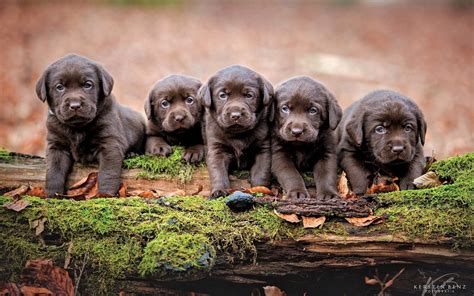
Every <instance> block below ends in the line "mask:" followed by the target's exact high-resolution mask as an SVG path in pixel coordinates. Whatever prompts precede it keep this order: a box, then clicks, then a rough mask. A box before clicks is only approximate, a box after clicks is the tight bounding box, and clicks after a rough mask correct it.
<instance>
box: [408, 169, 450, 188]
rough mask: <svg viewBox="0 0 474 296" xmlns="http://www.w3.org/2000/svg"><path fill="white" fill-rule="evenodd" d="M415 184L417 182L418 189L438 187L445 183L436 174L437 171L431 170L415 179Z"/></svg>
mask: <svg viewBox="0 0 474 296" xmlns="http://www.w3.org/2000/svg"><path fill="white" fill-rule="evenodd" d="M413 184H415V186H416V188H418V189H425V188H433V187H438V186H440V185H442V184H443V183H442V182H441V181H440V180H439V178H438V175H436V173H435V172H433V171H429V172H427V173H426V174H424V175H421V176H419V177H418V178H416V179H415V180H413Z"/></svg>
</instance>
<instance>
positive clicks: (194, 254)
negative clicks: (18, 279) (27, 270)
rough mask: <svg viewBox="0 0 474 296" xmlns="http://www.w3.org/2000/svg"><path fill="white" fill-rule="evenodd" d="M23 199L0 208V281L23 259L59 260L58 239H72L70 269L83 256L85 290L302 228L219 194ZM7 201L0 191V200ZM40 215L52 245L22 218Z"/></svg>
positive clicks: (241, 252) (184, 266) (62, 249)
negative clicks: (236, 207)
mask: <svg viewBox="0 0 474 296" xmlns="http://www.w3.org/2000/svg"><path fill="white" fill-rule="evenodd" d="M25 198H26V199H27V200H28V201H29V202H30V206H28V207H27V208H25V209H24V210H23V211H21V212H20V213H16V212H13V211H9V210H6V209H4V208H3V207H0V231H1V235H0V245H2V246H4V245H5V246H6V248H7V250H8V252H4V253H1V254H0V262H5V261H6V262H11V263H12V264H11V265H10V266H9V267H5V268H7V269H8V270H2V272H1V273H0V274H1V275H0V280H11V279H15V276H17V275H18V274H19V273H20V272H21V269H22V267H23V266H24V263H25V261H26V260H28V259H33V258H39V257H47V258H52V259H53V260H54V262H55V264H57V265H59V266H61V265H62V264H63V262H64V259H65V256H66V250H67V246H66V245H65V243H66V242H72V243H73V247H72V254H71V255H72V263H71V269H72V270H76V271H77V269H78V268H79V267H80V266H81V264H82V262H83V261H86V266H87V268H86V269H87V270H88V272H89V273H88V274H86V275H84V278H83V279H82V280H81V289H83V290H84V291H86V292H87V293H91V294H98V293H99V294H100V293H101V292H100V291H110V288H111V287H113V286H114V285H113V283H114V280H117V279H122V278H124V276H125V275H126V274H128V273H132V274H141V275H142V276H144V277H154V278H160V277H167V278H170V277H171V278H172V277H176V278H181V277H189V276H192V275H193V274H200V273H207V272H208V271H209V270H210V269H211V268H212V266H213V265H214V262H215V261H216V259H217V258H218V257H219V258H220V259H219V260H221V261H228V262H237V261H254V260H256V256H257V253H256V249H255V242H256V241H260V240H263V239H268V238H285V237H297V236H299V235H302V234H304V233H309V232H307V231H305V230H303V229H302V228H301V227H298V226H295V225H292V224H289V223H285V222H284V221H282V220H280V219H278V218H277V217H276V216H275V215H274V214H273V213H272V211H271V210H270V209H267V208H266V207H258V208H256V209H255V210H253V211H249V212H244V213H237V214H236V213H232V212H231V211H230V210H229V209H228V208H227V206H226V205H225V203H224V199H222V198H221V199H218V200H212V201H209V200H206V199H204V198H203V197H199V196H195V197H192V196H188V197H170V198H166V199H156V200H147V199H140V198H127V199H116V198H111V199H93V200H88V201H80V202H77V201H73V200H57V199H51V200H44V199H39V198H35V197H25ZM9 201H11V199H10V198H7V197H0V206H1V205H2V204H4V203H6V202H9ZM42 217H45V218H46V219H47V220H46V223H45V231H44V232H43V235H45V236H49V235H51V234H54V235H55V236H56V237H55V239H54V241H60V242H61V245H60V246H54V248H52V247H49V246H48V247H46V246H42V245H41V243H40V241H39V238H38V237H36V236H35V235H34V230H33V229H32V228H31V226H30V225H32V224H33V221H35V220H37V219H39V218H42ZM20 228H21V229H20ZM47 245H48V241H47ZM13 263H14V264H13ZM0 270H1V269H0ZM71 274H73V272H71ZM1 277H3V278H1ZM89 287H91V289H92V287H99V289H98V290H93V289H92V290H89Z"/></svg>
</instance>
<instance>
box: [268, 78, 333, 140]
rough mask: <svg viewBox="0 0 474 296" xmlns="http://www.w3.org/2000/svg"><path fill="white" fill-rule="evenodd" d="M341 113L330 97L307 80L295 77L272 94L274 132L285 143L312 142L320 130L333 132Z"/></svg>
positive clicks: (318, 85)
mask: <svg viewBox="0 0 474 296" xmlns="http://www.w3.org/2000/svg"><path fill="white" fill-rule="evenodd" d="M341 116H342V111H341V108H340V107H339V105H338V103H337V101H336V99H335V98H334V96H333V95H332V94H331V93H330V92H329V91H328V90H327V89H326V88H325V87H324V86H323V85H322V84H321V83H319V82H317V81H315V80H314V79H312V78H310V77H304V76H302V77H295V78H291V79H289V80H287V81H285V82H283V83H282V84H281V85H280V86H278V88H277V89H276V91H275V129H276V131H277V135H278V136H279V137H280V138H282V139H283V140H284V141H287V142H300V143H310V142H315V141H316V140H317V138H318V134H319V133H320V131H322V130H325V129H328V128H329V129H332V130H333V129H335V128H336V126H337V124H338V123H339V121H340V120H341Z"/></svg>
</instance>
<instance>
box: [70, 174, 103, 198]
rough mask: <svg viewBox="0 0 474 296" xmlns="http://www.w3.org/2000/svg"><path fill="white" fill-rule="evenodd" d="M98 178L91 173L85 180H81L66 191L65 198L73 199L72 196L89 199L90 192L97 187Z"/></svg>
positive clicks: (97, 175)
mask: <svg viewBox="0 0 474 296" xmlns="http://www.w3.org/2000/svg"><path fill="white" fill-rule="evenodd" d="M98 177H99V174H98V173H97V172H91V173H90V174H89V175H88V176H87V177H86V178H83V179H81V180H80V181H79V182H77V183H76V184H74V185H72V186H71V187H70V188H69V190H68V191H67V196H70V197H73V196H80V195H85V196H86V197H89V198H91V197H93V196H91V194H90V192H91V191H92V190H93V189H94V188H95V187H97V180H98ZM84 179H85V180H84ZM96 193H97V192H96ZM94 196H95V195H94ZM89 198H86V199H89Z"/></svg>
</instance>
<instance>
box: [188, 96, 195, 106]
mask: <svg viewBox="0 0 474 296" xmlns="http://www.w3.org/2000/svg"><path fill="white" fill-rule="evenodd" d="M192 103H194V98H193V97H191V96H189V97H187V98H186V104H188V105H191V104H192Z"/></svg>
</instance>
